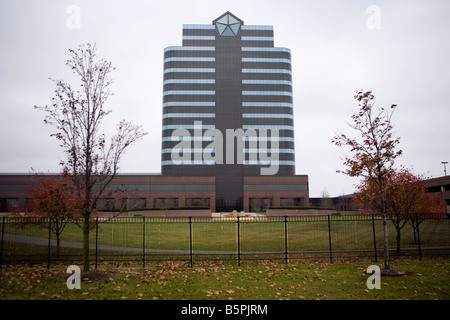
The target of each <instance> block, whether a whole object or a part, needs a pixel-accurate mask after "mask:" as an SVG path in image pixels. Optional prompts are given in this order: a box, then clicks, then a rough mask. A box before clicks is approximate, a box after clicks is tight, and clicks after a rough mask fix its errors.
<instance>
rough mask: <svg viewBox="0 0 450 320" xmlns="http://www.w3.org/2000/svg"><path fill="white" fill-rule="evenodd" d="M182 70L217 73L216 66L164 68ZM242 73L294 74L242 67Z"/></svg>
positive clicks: (284, 71) (276, 70) (280, 70)
mask: <svg viewBox="0 0 450 320" xmlns="http://www.w3.org/2000/svg"><path fill="white" fill-rule="evenodd" d="M172 72H182V73H187V72H189V73H191V72H192V73H215V72H216V69H215V68H168V69H164V73H172ZM242 73H277V74H292V72H291V70H289V69H250V68H248V69H242Z"/></svg>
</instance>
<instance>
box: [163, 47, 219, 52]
mask: <svg viewBox="0 0 450 320" xmlns="http://www.w3.org/2000/svg"><path fill="white" fill-rule="evenodd" d="M167 51H216V47H189V46H170V47H167V48H165V49H164V52H167Z"/></svg>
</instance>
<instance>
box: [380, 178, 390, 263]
mask: <svg viewBox="0 0 450 320" xmlns="http://www.w3.org/2000/svg"><path fill="white" fill-rule="evenodd" d="M380 171H381V170H380ZM378 182H379V186H380V193H381V214H382V217H383V236H384V269H385V270H390V269H391V266H390V263H389V241H388V230H387V219H386V194H385V192H384V184H383V178H382V177H381V176H378Z"/></svg>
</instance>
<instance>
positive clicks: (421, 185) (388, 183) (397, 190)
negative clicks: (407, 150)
mask: <svg viewBox="0 0 450 320" xmlns="http://www.w3.org/2000/svg"><path fill="white" fill-rule="evenodd" d="M384 186H385V191H386V214H387V216H388V218H389V219H390V220H391V221H392V223H393V224H394V227H395V230H396V233H397V239H396V240H397V253H400V246H401V230H402V229H403V227H404V226H405V225H406V224H407V223H408V222H410V223H411V224H412V226H413V229H414V231H415V228H416V222H417V221H416V217H419V216H422V214H424V213H435V212H438V210H439V208H440V199H439V198H436V197H435V195H433V194H430V193H428V192H427V190H426V185H425V180H424V178H423V177H422V176H420V175H414V174H413V173H411V171H410V170H408V169H406V168H401V169H400V170H396V171H392V172H391V173H390V174H389V175H388V176H387V177H386V179H385V180H384ZM355 200H356V201H358V202H359V203H360V204H361V205H362V206H363V207H364V208H366V209H368V210H375V211H379V209H380V207H381V197H380V194H379V192H378V185H377V184H376V183H375V181H373V180H372V179H370V178H366V179H365V180H364V181H363V182H362V184H360V186H359V192H357V193H356V194H355Z"/></svg>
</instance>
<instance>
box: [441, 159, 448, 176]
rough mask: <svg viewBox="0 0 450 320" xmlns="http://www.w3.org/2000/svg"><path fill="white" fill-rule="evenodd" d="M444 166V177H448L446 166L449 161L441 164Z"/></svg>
mask: <svg viewBox="0 0 450 320" xmlns="http://www.w3.org/2000/svg"><path fill="white" fill-rule="evenodd" d="M441 163H442V164H443V165H444V175H445V176H447V167H446V166H445V165H446V164H447V163H448V162H447V161H442V162H441Z"/></svg>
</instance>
